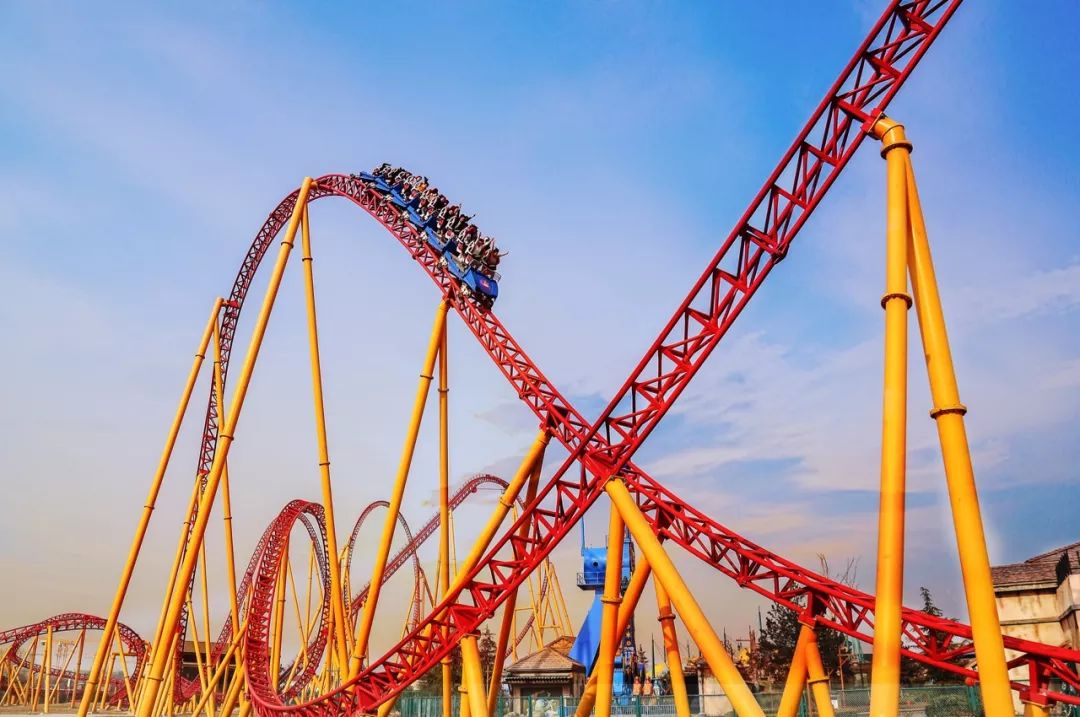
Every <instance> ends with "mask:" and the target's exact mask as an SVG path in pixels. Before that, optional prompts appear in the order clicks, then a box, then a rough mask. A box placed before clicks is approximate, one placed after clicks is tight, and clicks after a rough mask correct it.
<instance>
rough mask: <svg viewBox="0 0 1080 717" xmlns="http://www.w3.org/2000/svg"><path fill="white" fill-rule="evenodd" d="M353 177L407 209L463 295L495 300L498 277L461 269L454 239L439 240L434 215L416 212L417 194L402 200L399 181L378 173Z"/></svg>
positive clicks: (484, 301)
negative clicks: (409, 198)
mask: <svg viewBox="0 0 1080 717" xmlns="http://www.w3.org/2000/svg"><path fill="white" fill-rule="evenodd" d="M353 177H354V178H358V179H360V180H361V181H363V182H366V183H367V184H370V185H372V186H373V187H374V188H375V189H377V190H378V191H380V192H382V193H383V194H385V195H386V197H387V198H388V199H389V200H390V201H391V202H393V203H394V204H395V205H396V206H397V207H399V208H400V209H403V210H405V211H407V212H408V217H409V221H411V222H412V223H413V224H414V225H416V227H417V228H418V229H420V230H421V231H423V232H424V235H425V237H426V239H427V243H428V244H429V245H431V247H432V248H433V249H434V250H435V251H436V252H437V253H438V254H439V255H440V256H442V259H443V261H444V262H445V263H446V268H447V270H448V271H449V272H450V273H451V274H452V275H453V276H454V277H455V278H456V279H457V280H458V281H459V282H461V284H462V286H463V287H465V288H466V289H467V290H468V291H467V292H466V295H467V296H470V297H471V298H472V299H473V300H474V301H475V302H476V303H477V304H479V305H480V306H483V307H485V308H490V307H491V305H492V304H494V303H495V299H497V298H498V297H499V282H498V280H497V279H496V278H495V277H492V276H488V275H486V274H484V273H482V272H479V271H477V270H476V269H471V268H469V269H463V268H462V267H461V265H459V264H458V262H457V259H456V258H455V255H456V254H457V242H456V241H454V240H453V239H451V240H449V241H443V240H442V239H441V238H440V237H439V235H438V234H437V233H436V232H435V231H434V227H435V222H436V218H435V217H434V216H432V217H431V218H430V219H427V220H425V219H424V218H423V217H422V216H420V215H419V214H418V213H417V212H416V207H417V206H419V204H420V197H413V199H411V200H406V199H405V198H404V197H403V196H401V187H402V185H401V184H397V185H394V186H390V185H389V184H387V183H386V181H384V180H383V179H382V178H381V177H376V176H375V175H373V174H370V173H368V172H360V173H359V174H355V175H353Z"/></svg>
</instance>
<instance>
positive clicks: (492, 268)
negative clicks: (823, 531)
mask: <svg viewBox="0 0 1080 717" xmlns="http://www.w3.org/2000/svg"><path fill="white" fill-rule="evenodd" d="M371 176H373V177H376V178H378V179H380V180H382V181H383V182H385V183H386V184H387V185H389V187H390V188H391V189H392V190H393V191H394V192H396V193H397V194H398V195H399V196H400V198H401V199H403V200H405V202H407V203H408V206H404V207H402V206H401V204H400V203H399V204H397V205H396V206H397V207H400V210H399V212H400V214H401V216H402V218H403V219H405V220H412V221H414V222H415V219H413V218H412V215H410V209H409V207H410V206H411V207H414V208H415V216H418V217H419V218H420V219H421V220H422V221H423V222H424V224H425V226H426V227H429V228H430V229H431V231H432V232H433V233H434V234H433V236H436V237H438V239H439V241H440V242H441V243H442V246H445V247H446V249H447V252H448V253H449V255H451V256H452V257H453V259H454V262H455V264H456V265H457V266H458V267H459V268H460V269H461V271H463V272H469V271H472V272H476V273H477V274H479V275H481V276H482V277H483V279H482V280H479V281H480V283H482V284H483V287H484V289H485V290H486V292H487V293H485V294H484V296H475V300H476V301H477V302H478V303H480V304H481V305H484V306H490V305H491V303H492V302H493V301H494V295H495V293H492V292H497V285H496V282H497V280H498V273H497V269H498V267H499V262H500V260H501V259H502V257H504V256H506V253H505V252H500V251H499V249H498V247H496V245H495V240H494V239H493V238H492V237H490V236H487V235H482V234H480V230H479V228H478V227H477V226H476V225H475V224H473V223H472V218H473V216H474V215H469V214H465V213H464V212H463V211H462V209H461V205H460V204H451V203H450V200H449V199H447V197H446V196H445V195H444V194H443V193H442V192H440V191H439V190H438V189H437V188H436V187H434V186H432V185H431V184H430V182H429V181H428V178H427V177H425V176H422V175H419V174H413V173H412V172H410V171H408V170H407V169H405V168H403V167H395V166H393V165H391V164H390V163H389V162H383V163H382V164H380V165H379V166H378V167H376V168H375V169H373V170H372V171H371ZM385 201H390V200H389V198H387V199H386V200H385ZM433 220H434V221H433ZM446 256H447V255H446V254H444V256H443V259H442V261H443V262H445V261H446ZM466 283H468V282H466ZM466 290H467V291H468V287H466ZM481 293H483V292H481ZM473 294H475V292H473ZM469 295H472V294H469Z"/></svg>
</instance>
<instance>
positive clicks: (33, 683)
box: [27, 633, 43, 712]
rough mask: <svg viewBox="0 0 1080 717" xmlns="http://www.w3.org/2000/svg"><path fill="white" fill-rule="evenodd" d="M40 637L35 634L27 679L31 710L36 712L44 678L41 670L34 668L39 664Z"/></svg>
mask: <svg viewBox="0 0 1080 717" xmlns="http://www.w3.org/2000/svg"><path fill="white" fill-rule="evenodd" d="M39 634H40V633H39ZM39 639H40V638H39V637H38V635H34V647H33V649H32V650H31V656H30V674H29V675H28V676H27V681H28V682H29V683H30V711H31V712H36V711H37V705H38V691H39V690H40V688H41V680H42V678H43V675H42V673H41V670H36V671H35V670H34V668H35V667H36V666H37V647H38V640H39Z"/></svg>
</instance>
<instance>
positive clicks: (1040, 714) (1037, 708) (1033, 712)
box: [1024, 702, 1050, 717]
mask: <svg viewBox="0 0 1080 717" xmlns="http://www.w3.org/2000/svg"><path fill="white" fill-rule="evenodd" d="M1024 717H1050V705H1041V704H1038V703H1036V702H1025V703H1024Z"/></svg>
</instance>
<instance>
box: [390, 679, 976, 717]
mask: <svg viewBox="0 0 1080 717" xmlns="http://www.w3.org/2000/svg"><path fill="white" fill-rule="evenodd" d="M755 697H757V700H758V703H759V704H760V705H761V707H762V709H763V710H764V711H765V714H767V715H774V714H776V710H777V708H778V707H779V705H780V693H779V692H759V693H756V694H755ZM689 701H690V712H691V714H692V715H694V717H729V715H733V714H734V712H733V711H732V708H731V703H730V701H728V698H727V697H726V696H725V695H722V694H719V695H691V696H690V699H689ZM832 703H833V708H834V710H835V712H836V715H837V717H864V716H865V715H868V714H869V711H870V691H869V690H868V689H850V690H833V691H832ZM459 707H460V705H459V702H458V698H457V697H456V696H455V698H454V701H453V704H452V705H451V711H450V713H451V714H452V715H455V717H456V715H458V714H460V712H459ZM577 707H578V699H577V698H575V697H562V696H559V695H554V696H549V695H532V696H523V697H520V698H511V697H506V696H504V697H501V698H500V699H499V702H498V706H497V708H496V713H495V717H574V714H575V712H576V710H577ZM397 711H399V712H400V717H442V714H443V713H442V698H441V697H440V696H438V695H420V694H415V693H413V694H410V693H406V694H404V695H402V697H401V699H400V700H399V701H398V703H397ZM611 714H612V715H613V717H675V703H674V698H673V697H672V696H671V695H662V696H648V697H643V696H642V697H639V696H633V697H616V698H615V701H614V703H613V704H612V707H611ZM816 715H817V709H816V708H815V706H814V704H813V700H810V701H809V703H808V701H807V699H806V696H805V695H804V697H803V700H802V704H801V705H800V707H799V717H816ZM900 715H901V717H981V715H982V707H981V705H980V702H979V692H978V690H977V689H976V688H972V687H965V686H963V685H940V686H926V687H902V688H901V689H900Z"/></svg>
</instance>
